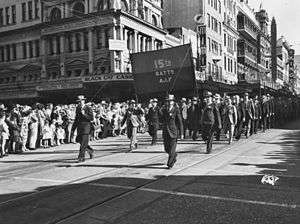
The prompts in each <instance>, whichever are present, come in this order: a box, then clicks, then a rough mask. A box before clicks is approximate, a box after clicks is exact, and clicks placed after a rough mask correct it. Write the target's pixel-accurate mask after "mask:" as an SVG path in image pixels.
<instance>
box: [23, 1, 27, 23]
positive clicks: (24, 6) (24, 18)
mask: <svg viewBox="0 0 300 224" xmlns="http://www.w3.org/2000/svg"><path fill="white" fill-rule="evenodd" d="M26 11H27V10H26V3H25V2H24V3H22V21H26Z"/></svg>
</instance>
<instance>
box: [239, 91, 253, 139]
mask: <svg viewBox="0 0 300 224" xmlns="http://www.w3.org/2000/svg"><path fill="white" fill-rule="evenodd" d="M242 107H243V110H244V111H245V123H244V125H245V129H246V131H245V136H246V138H248V137H249V135H250V131H251V124H252V120H253V116H254V105H253V102H252V101H251V100H250V99H249V93H245V95H244V101H243V103H242Z"/></svg>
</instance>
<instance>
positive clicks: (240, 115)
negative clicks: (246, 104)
mask: <svg viewBox="0 0 300 224" xmlns="http://www.w3.org/2000/svg"><path fill="white" fill-rule="evenodd" d="M235 107H236V112H237V122H238V123H240V122H242V121H243V119H244V118H245V110H244V108H243V106H242V104H241V103H239V104H238V105H235Z"/></svg>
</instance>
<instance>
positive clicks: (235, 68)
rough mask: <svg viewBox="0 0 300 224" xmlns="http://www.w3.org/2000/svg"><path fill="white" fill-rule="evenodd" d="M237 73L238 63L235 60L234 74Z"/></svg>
mask: <svg viewBox="0 0 300 224" xmlns="http://www.w3.org/2000/svg"><path fill="white" fill-rule="evenodd" d="M236 73H237V64H236V61H235V62H234V74H236Z"/></svg>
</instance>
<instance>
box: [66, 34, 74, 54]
mask: <svg viewBox="0 0 300 224" xmlns="http://www.w3.org/2000/svg"><path fill="white" fill-rule="evenodd" d="M67 42H68V52H70V53H72V52H73V38H72V35H71V34H68V35H67Z"/></svg>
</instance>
